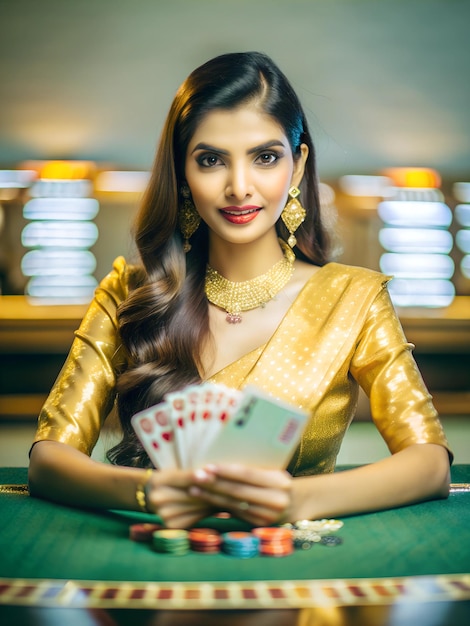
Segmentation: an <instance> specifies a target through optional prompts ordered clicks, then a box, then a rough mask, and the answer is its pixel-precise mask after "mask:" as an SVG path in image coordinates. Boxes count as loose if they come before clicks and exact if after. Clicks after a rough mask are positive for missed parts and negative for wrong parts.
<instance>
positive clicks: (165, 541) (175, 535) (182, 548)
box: [152, 528, 190, 556]
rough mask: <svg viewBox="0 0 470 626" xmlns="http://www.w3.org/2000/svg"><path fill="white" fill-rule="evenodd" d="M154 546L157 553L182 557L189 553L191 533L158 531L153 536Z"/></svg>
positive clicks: (175, 530) (169, 529)
mask: <svg viewBox="0 0 470 626" xmlns="http://www.w3.org/2000/svg"><path fill="white" fill-rule="evenodd" d="M152 546H153V549H154V550H155V551H156V552H164V553H166V554H173V555H175V556H182V555H183V554H187V553H188V552H189V546H190V544H189V533H188V531H187V530H177V529H172V528H167V529H165V528H164V529H162V530H156V531H155V532H154V533H153V535H152Z"/></svg>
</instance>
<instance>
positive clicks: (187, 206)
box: [178, 185, 201, 252]
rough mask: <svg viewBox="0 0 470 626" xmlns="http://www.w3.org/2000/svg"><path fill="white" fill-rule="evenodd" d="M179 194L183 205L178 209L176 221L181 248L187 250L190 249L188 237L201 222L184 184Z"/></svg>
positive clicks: (187, 188)
mask: <svg viewBox="0 0 470 626" xmlns="http://www.w3.org/2000/svg"><path fill="white" fill-rule="evenodd" d="M181 196H182V197H183V205H182V206H181V207H180V210H179V215H178V221H179V227H180V230H181V234H182V235H183V239H184V243H183V250H184V251H185V252H189V251H190V250H191V244H190V243H189V239H190V237H192V235H194V233H195V232H196V230H197V229H198V227H199V224H200V223H201V216H200V215H199V213H198V212H197V211H196V207H195V206H194V203H193V201H192V200H191V192H190V191H189V187H187V186H186V185H184V186H183V187H182V188H181Z"/></svg>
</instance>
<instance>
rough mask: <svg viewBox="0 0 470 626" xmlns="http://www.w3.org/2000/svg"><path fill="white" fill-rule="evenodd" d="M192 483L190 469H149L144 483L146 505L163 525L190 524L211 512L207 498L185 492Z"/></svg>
mask: <svg viewBox="0 0 470 626" xmlns="http://www.w3.org/2000/svg"><path fill="white" fill-rule="evenodd" d="M192 485H194V477H193V472H192V471H186V470H180V469H174V470H159V471H154V472H152V474H151V476H150V478H149V479H148V481H147V483H146V485H145V495H146V503H147V508H148V509H149V511H151V512H152V513H155V514H156V515H158V516H159V517H160V518H161V519H162V522H163V524H164V525H165V526H166V527H167V528H191V527H192V526H194V524H196V523H197V522H198V521H199V520H201V519H203V518H204V517H208V516H210V515H211V514H213V513H214V509H213V508H211V507H210V505H208V504H207V502H204V501H203V500H201V499H200V498H197V497H194V496H191V495H189V489H190V487H191V486H192Z"/></svg>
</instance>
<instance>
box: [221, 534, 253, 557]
mask: <svg viewBox="0 0 470 626" xmlns="http://www.w3.org/2000/svg"><path fill="white" fill-rule="evenodd" d="M259 546H260V539H259V538H258V537H256V535H254V534H252V533H249V532H244V531H232V532H227V533H224V534H223V535H222V550H223V551H224V552H225V553H226V554H229V555H231V556H235V557H237V558H239V559H249V558H251V557H254V556H257V555H258V554H259Z"/></svg>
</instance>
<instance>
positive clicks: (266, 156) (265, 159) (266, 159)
mask: <svg viewBox="0 0 470 626" xmlns="http://www.w3.org/2000/svg"><path fill="white" fill-rule="evenodd" d="M278 158H279V155H278V154H274V153H273V152H263V153H262V154H260V155H259V156H258V157H257V159H256V160H257V161H258V162H259V163H261V164H262V165H272V164H273V163H275V162H276V161H277V160H278Z"/></svg>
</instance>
